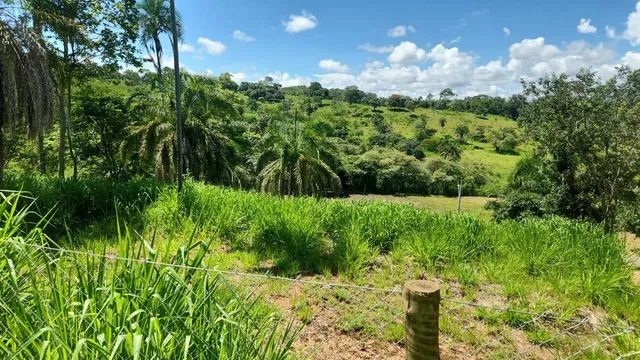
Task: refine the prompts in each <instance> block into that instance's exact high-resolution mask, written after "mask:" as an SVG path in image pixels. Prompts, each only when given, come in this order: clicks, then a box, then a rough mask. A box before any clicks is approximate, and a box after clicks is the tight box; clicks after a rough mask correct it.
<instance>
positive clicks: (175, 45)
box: [158, 0, 184, 193]
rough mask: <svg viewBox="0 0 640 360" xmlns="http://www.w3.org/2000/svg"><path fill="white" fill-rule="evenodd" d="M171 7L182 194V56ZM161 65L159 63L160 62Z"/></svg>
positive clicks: (179, 181)
mask: <svg viewBox="0 0 640 360" xmlns="http://www.w3.org/2000/svg"><path fill="white" fill-rule="evenodd" d="M169 4H170V6H171V32H172V35H173V44H172V47H173V71H174V74H175V83H176V85H175V88H176V133H177V134H176V137H177V139H176V142H177V144H178V168H177V170H178V192H179V193H180V192H182V171H183V164H182V163H183V160H184V148H183V146H182V141H183V139H182V111H181V110H182V109H181V106H182V103H181V101H180V57H179V56H180V54H179V52H178V40H179V39H178V26H177V24H176V3H175V0H170V1H169ZM158 63H159V62H158Z"/></svg>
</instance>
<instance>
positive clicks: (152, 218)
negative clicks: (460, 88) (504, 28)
mask: <svg viewBox="0 0 640 360" xmlns="http://www.w3.org/2000/svg"><path fill="white" fill-rule="evenodd" d="M179 10H180V9H175V4H174V1H173V0H171V1H166V0H102V1H91V0H55V1H51V0H14V1H12V0H3V1H0V92H1V94H2V98H1V101H0V188H1V189H2V201H1V206H0V208H1V209H2V220H1V221H0V225H1V226H0V284H1V286H0V318H2V320H3V321H1V322H0V355H3V356H5V355H6V356H8V355H12V356H13V357H12V358H16V359H31V358H36V357H39V358H41V359H67V358H74V359H75V358H78V359H79V358H86V359H94V358H95V359H103V358H109V359H120V358H133V359H138V358H158V359H165V358H166V359H173V358H176V359H177V358H184V359H200V358H202V359H205V358H206V359H211V358H215V359H248V358H256V359H257V358H260V359H289V358H291V359H296V358H324V356H326V355H327V354H328V353H329V352H330V351H331V349H324V350H322V349H320V350H318V351H319V353H318V352H316V350H315V348H312V345H314V342H318V343H321V342H322V341H319V340H313V341H312V340H309V338H308V337H309V336H312V335H306V334H307V333H305V329H312V330H313V329H314V331H315V332H314V331H311V333H316V332H318V331H316V330H317V329H318V328H322V326H323V325H322V324H325V323H330V324H329V325H327V326H328V327H329V328H331V329H333V330H331V331H333V332H329V335H327V336H333V338H332V339H334V340H335V341H336V342H338V341H339V340H338V339H339V338H340V339H342V337H346V338H348V339H349V341H353V342H360V341H361V342H363V343H365V342H366V341H369V339H373V342H374V345H371V344H370V346H371V349H369V350H370V351H371V352H372V354H369V355H370V357H365V358H394V357H392V356H391V355H389V354H394V356H395V355H397V354H403V351H404V347H403V346H404V345H403V341H404V340H403V339H404V327H403V325H402V322H398V321H396V320H394V319H392V318H389V319H387V317H389V316H391V314H392V313H393V311H395V310H397V309H400V311H401V310H402V309H401V307H402V305H401V304H398V303H394V302H393V301H396V300H397V299H396V300H392V299H391V300H388V301H389V304H390V305H389V307H390V308H391V309H392V310H385V309H382V308H379V307H377V306H378V305H376V302H377V301H378V300H377V299H375V298H373V297H370V295H363V296H359V295H357V294H353V293H348V292H347V290H345V289H344V288H340V287H338V288H335V289H334V288H331V287H327V286H325V287H322V288H314V287H313V286H311V285H313V283H312V282H327V283H330V284H333V283H340V284H343V285H344V284H355V285H354V286H356V285H357V286H366V287H372V288H394V287H396V286H398V284H402V283H403V282H404V281H406V280H408V277H414V278H416V277H421V278H424V277H432V278H434V279H437V280H438V281H439V282H441V283H442V284H443V286H444V288H443V293H444V296H445V297H449V296H450V297H451V299H453V300H455V301H463V302H470V303H473V304H476V305H477V304H484V305H483V306H485V307H484V308H479V309H474V308H466V307H465V308H463V307H456V308H451V309H448V310H447V312H446V313H445V314H444V315H442V318H441V320H440V321H441V323H440V332H441V334H443V335H444V336H445V337H446V338H447V339H448V340H447V342H446V345H444V344H443V345H442V347H443V350H442V351H443V353H448V354H449V355H450V356H451V357H453V358H455V357H458V356H462V355H460V354H461V353H464V352H465V351H466V350H469V349H474V350H475V349H477V350H478V351H479V352H481V353H483V354H486V355H487V357H483V358H504V357H505V356H507V355H509V356H511V355H513V354H516V356H522V357H524V355H526V352H533V353H535V354H538V355H540V356H539V357H536V358H556V357H558V358H559V357H565V356H568V355H571V354H574V353H576V352H578V351H580V356H584V358H594V359H595V358H617V357H618V356H622V355H624V354H626V353H631V354H633V353H635V354H637V353H638V352H640V345H639V344H640V334H638V333H637V331H636V330H635V328H634V326H638V325H640V317H639V314H640V283H638V281H639V280H638V271H637V269H634V266H633V264H632V263H631V264H630V263H629V259H633V258H634V257H638V256H639V254H640V245H638V246H637V248H635V249H632V248H630V247H629V246H630V245H628V244H627V243H632V242H633V241H637V238H636V237H635V235H634V234H640V145H639V144H640V70H633V69H632V68H630V67H626V66H621V67H619V68H617V69H616V72H615V75H614V76H613V77H611V78H608V79H603V78H601V77H600V76H599V74H598V73H597V72H595V71H592V70H591V69H583V70H581V71H580V72H579V73H578V74H576V75H569V74H562V73H560V74H553V75H548V76H546V77H542V78H540V79H538V80H535V81H525V80H523V81H522V91H521V92H520V93H518V94H515V95H511V96H508V97H500V96H488V95H476V96H459V95H458V94H456V93H455V91H454V89H452V88H444V89H442V90H441V91H440V92H439V93H436V94H431V93H429V94H425V95H424V96H421V97H410V96H405V95H401V94H391V95H389V96H379V95H376V94H375V93H371V92H366V91H363V90H361V89H359V88H358V87H356V86H348V87H346V88H344V89H336V88H325V87H323V85H322V84H321V83H320V82H315V81H314V82H310V83H309V84H308V85H300V86H290V87H283V86H282V85H280V84H278V83H277V81H275V80H274V79H273V78H272V77H269V76H267V77H265V78H264V79H262V80H259V81H240V82H236V81H234V77H233V75H232V74H230V73H226V72H225V73H221V74H218V75H210V74H202V73H196V72H192V71H189V70H187V69H186V68H184V67H180V61H179V51H178V46H179V44H180V43H181V39H183V36H184V31H185V28H186V27H185V26H184V24H183V23H182V19H181V16H180V11H179ZM167 43H168V44H169V45H170V47H168V48H165V47H163V44H167ZM169 52H172V53H173V63H165V62H163V61H164V59H166V57H165V56H164V53H169ZM378 195H379V196H381V197H383V198H386V197H389V198H393V199H396V200H397V199H399V202H401V204H389V203H385V202H382V201H376V198H375V196H378ZM355 196H358V197H362V198H363V199H364V200H365V201H351V200H350V198H352V197H355ZM414 197H419V198H424V199H430V198H433V199H438V200H437V201H443V200H442V199H446V198H455V197H458V198H459V199H458V201H459V202H460V201H462V202H465V201H467V200H466V199H467V198H470V199H475V198H481V199H482V201H483V204H482V205H481V207H482V209H481V210H478V211H483V212H486V213H487V214H490V215H488V216H487V217H478V216H475V215H474V214H472V213H467V214H465V213H464V212H463V213H456V212H443V211H442V209H439V207H441V205H435V206H429V208H427V209H424V208H420V207H415V206H413V205H412V203H411V202H409V201H403V200H402V199H408V198H414ZM458 204H460V203H458ZM458 206H460V205H458ZM458 211H460V210H458ZM121 260H122V261H123V262H122V264H124V266H119V265H118V264H120V261H121ZM122 264H121V265H122ZM638 266H640V265H638ZM211 268H215V269H217V270H219V271H222V273H215V274H214V273H211V272H208V271H199V270H202V269H211ZM225 271H228V272H230V274H231V275H229V276H228V277H227V276H226V275H224V272H225ZM233 271H235V272H243V273H249V274H254V275H256V274H275V275H276V276H279V277H282V278H286V279H289V280H291V279H303V280H305V281H308V282H309V283H310V284H307V285H305V286H309V287H304V286H299V285H300V284H296V283H287V285H273V284H267V285H264V283H263V284H260V285H257V284H255V283H246V281H245V280H246V279H240V280H238V279H237V278H235V277H234V275H233V274H234V273H231V272H233ZM227 275H228V274H227ZM265 276H271V275H265ZM292 284H293V285H292ZM252 288H255V289H258V288H259V289H262V290H261V291H259V292H260V294H259V296H256V295H258V294H256V292H254V291H251V289H252ZM263 288H265V289H263ZM346 289H349V288H346ZM288 293H291V294H295V295H291V296H290V297H288V296H289V295H287V294H288ZM210 294H214V295H210ZM319 294H320V295H319ZM367 294H369V293H367ZM274 299H275V300H274ZM278 299H280V301H277V300H278ZM282 299H284V300H282ZM400 300H401V299H400ZM400 300H398V301H400ZM283 303H286V304H285V305H282V304H283ZM494 305H495V306H494ZM492 306H494V307H499V308H502V307H504V309H503V311H498V310H496V309H492ZM365 308H367V309H369V310H368V311H364V309H365ZM326 309H331V310H330V311H329V310H326ZM393 309H395V310H393ZM327 311H328V312H327ZM532 312H533V313H541V315H540V316H538V317H535V316H532V315H531V313H532ZM327 314H331V315H327ZM542 314H546V315H544V316H543V315H542ZM380 318H383V319H384V320H385V324H384V326H382V327H376V324H377V322H378V320H379V319H380ZM586 318H589V319H591V320H590V321H596V322H597V323H598V324H599V326H601V327H606V326H608V328H607V329H608V330H611V329H615V328H616V327H625V329H627V328H629V329H632V330H631V331H626V332H625V333H624V334H623V335H621V336H620V337H618V336H617V335H616V339H617V340H618V341H609V340H611V339H613V337H610V338H607V341H603V342H597V343H596V345H594V346H593V347H591V348H589V349H581V348H580V342H584V341H591V340H594V339H595V340H597V339H598V336H599V335H600V336H602V334H604V335H605V336H610V335H612V334H613V332H610V333H608V332H606V331H605V330H601V329H597V331H605V332H596V329H595V327H588V326H585V327H584V329H582V328H577V330H576V328H571V327H570V326H569V325H571V324H573V322H580V321H583V320H582V319H586ZM207 319H217V320H216V321H208V320H207ZM551 319H553V320H551ZM332 321H333V322H332ZM456 321H460V322H461V323H456ZM462 322H463V323H464V325H461V324H462ZM319 324H320V325H319ZM582 324H583V325H584V322H583V323H582ZM325 327H326V326H325ZM567 328H569V329H570V330H566V329H567ZM323 329H324V328H323ZM325 330H326V329H325ZM500 333H503V334H504V335H503V336H498V335H497V334H500ZM331 334H334V335H331ZM335 334H339V335H335ZM576 339H577V340H578V341H576ZM340 341H342V340H340ZM309 343H311V345H309ZM484 343H487V344H491V345H489V346H488V348H486V347H484V345H482V346H481V344H484ZM523 343H525V345H522V344H523ZM314 346H320V345H317V344H315V345H314ZM387 347H389V348H390V349H391V350H389V351H390V353H389V354H386V353H385V354H386V355H383V353H382V352H377V351H378V350H379V351H383V350H381V349H386V348H387ZM349 351H352V350H349ZM385 351H387V350H385ZM349 354H350V355H349V356H350V357H349V356H348V357H346V358H359V357H358V355H357V354H355V353H349ZM523 354H524V355H523ZM542 355H545V356H548V357H544V356H542ZM398 356H399V355H398ZM400 358H401V357H400ZM470 358H474V357H470Z"/></svg>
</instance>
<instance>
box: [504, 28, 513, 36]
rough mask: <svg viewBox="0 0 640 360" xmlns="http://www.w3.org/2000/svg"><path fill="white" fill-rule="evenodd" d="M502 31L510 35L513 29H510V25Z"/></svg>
mask: <svg viewBox="0 0 640 360" xmlns="http://www.w3.org/2000/svg"><path fill="white" fill-rule="evenodd" d="M502 32H503V33H504V36H509V35H511V29H509V28H508V27H506V26H505V27H503V28H502Z"/></svg>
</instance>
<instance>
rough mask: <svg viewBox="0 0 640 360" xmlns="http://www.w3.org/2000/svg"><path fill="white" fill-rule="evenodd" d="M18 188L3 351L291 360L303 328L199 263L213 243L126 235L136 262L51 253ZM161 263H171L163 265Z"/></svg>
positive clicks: (0, 274) (10, 201) (1, 253)
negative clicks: (168, 242) (175, 243)
mask: <svg viewBox="0 0 640 360" xmlns="http://www.w3.org/2000/svg"><path fill="white" fill-rule="evenodd" d="M18 201H19V195H17V194H13V195H10V196H8V197H5V198H4V201H3V202H2V203H1V204H0V210H1V211H2V229H1V231H0V292H1V295H2V296H1V297H0V319H1V320H0V358H11V359H36V358H38V359H120V358H133V359H286V358H288V357H289V350H290V347H291V344H292V341H293V339H294V338H295V336H296V331H297V330H296V329H294V328H293V326H292V325H291V324H290V323H289V324H288V325H287V324H282V322H281V321H280V320H279V317H278V315H277V314H276V313H275V312H273V311H272V310H271V309H270V308H269V307H267V306H266V305H265V303H263V302H262V301H260V300H259V299H255V298H254V297H253V296H250V295H249V294H243V293H242V292H240V291H238V290H237V289H236V288H235V287H234V286H233V285H231V284H229V283H227V282H226V280H225V278H222V277H219V276H217V275H212V274H210V273H208V272H206V271H201V270H194V269H192V268H193V267H200V266H201V263H202V260H203V258H204V255H205V254H206V253H207V251H208V249H209V244H207V243H203V242H200V241H194V240H193V238H191V239H187V241H186V242H185V243H184V244H183V245H182V246H180V248H179V250H178V251H177V252H176V253H173V254H169V253H168V252H165V251H162V250H157V249H155V248H154V241H153V239H151V240H150V241H149V242H144V241H137V242H134V241H133V240H134V239H133V237H132V235H131V234H130V232H129V231H126V230H125V231H123V233H122V235H121V236H120V237H119V240H120V241H121V242H124V243H126V244H127V246H126V254H122V255H124V256H128V257H130V258H134V259H141V260H142V259H144V260H145V261H139V260H127V261H120V260H117V259H115V258H114V257H113V256H111V255H113V254H104V253H103V254H104V255H105V256H104V257H90V256H85V255H81V254H76V255H74V256H71V255H66V254H65V253H64V252H63V253H58V252H57V251H56V250H53V251H47V252H44V251H42V248H38V246H40V245H43V244H47V243H49V241H48V240H47V239H46V237H45V236H44V235H43V233H42V231H41V230H40V227H38V226H35V227H34V226H28V225H27V224H26V223H25V219H26V218H27V217H28V215H29V211H30V207H29V206H28V205H27V206H23V207H22V209H20V208H19V207H18V206H17V205H16V204H17V203H18ZM158 263H170V264H171V266H161V265H158Z"/></svg>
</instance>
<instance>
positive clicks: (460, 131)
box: [454, 124, 470, 141]
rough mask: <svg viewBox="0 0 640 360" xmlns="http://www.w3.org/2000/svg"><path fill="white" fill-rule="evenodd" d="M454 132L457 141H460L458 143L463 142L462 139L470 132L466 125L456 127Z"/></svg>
mask: <svg viewBox="0 0 640 360" xmlns="http://www.w3.org/2000/svg"><path fill="white" fill-rule="evenodd" d="M454 131H455V133H456V136H457V137H458V140H460V141H464V138H465V137H466V136H467V135H468V134H469V132H470V130H469V127H468V126H467V125H465V124H458V125H456V128H455V130H454Z"/></svg>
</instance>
